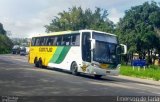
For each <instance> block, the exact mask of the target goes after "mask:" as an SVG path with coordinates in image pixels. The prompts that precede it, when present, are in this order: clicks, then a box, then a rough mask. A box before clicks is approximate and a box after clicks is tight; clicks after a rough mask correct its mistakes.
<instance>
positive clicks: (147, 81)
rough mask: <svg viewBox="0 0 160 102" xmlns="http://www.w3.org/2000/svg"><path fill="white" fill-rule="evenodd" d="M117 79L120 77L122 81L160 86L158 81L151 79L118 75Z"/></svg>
mask: <svg viewBox="0 0 160 102" xmlns="http://www.w3.org/2000/svg"><path fill="white" fill-rule="evenodd" d="M118 77H120V78H122V79H129V80H133V81H140V82H144V83H149V84H156V85H160V80H159V81H154V80H153V79H143V78H138V77H132V76H124V75H119V76H118Z"/></svg>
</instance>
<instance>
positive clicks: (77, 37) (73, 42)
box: [71, 34, 80, 46]
mask: <svg viewBox="0 0 160 102" xmlns="http://www.w3.org/2000/svg"><path fill="white" fill-rule="evenodd" d="M71 38H72V40H71V45H73V46H74V45H75V46H79V45H80V35H79V34H76V35H71Z"/></svg>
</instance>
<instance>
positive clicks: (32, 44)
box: [31, 38, 36, 46]
mask: <svg viewBox="0 0 160 102" xmlns="http://www.w3.org/2000/svg"><path fill="white" fill-rule="evenodd" d="M35 40H36V39H35V38H32V41H31V46H35Z"/></svg>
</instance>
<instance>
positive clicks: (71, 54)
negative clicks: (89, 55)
mask: <svg viewBox="0 0 160 102" xmlns="http://www.w3.org/2000/svg"><path fill="white" fill-rule="evenodd" d="M65 51H66V50H64V51H63V50H62V51H61V53H59V55H57V56H58V59H56V57H55V59H52V60H51V61H50V63H49V64H48V66H49V67H52V68H53V67H55V68H60V69H65V70H70V66H71V64H72V62H73V61H75V62H76V63H77V65H78V66H79V68H80V66H81V64H82V58H81V48H80V47H79V46H72V47H71V48H70V49H69V50H68V52H65ZM64 53H66V55H65V54H64ZM61 55H64V56H61ZM61 57H64V58H61ZM55 60H56V61H55ZM60 60H63V61H62V62H61V61H60ZM59 62H61V63H59ZM79 71H81V69H79Z"/></svg>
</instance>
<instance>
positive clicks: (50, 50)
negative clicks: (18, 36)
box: [29, 30, 127, 77]
mask: <svg viewBox="0 0 160 102" xmlns="http://www.w3.org/2000/svg"><path fill="white" fill-rule="evenodd" d="M120 48H121V49H122V48H123V52H121V51H122V50H120ZM126 53H127V48H126V46H125V45H123V44H119V42H118V40H117V36H116V35H114V34H110V33H105V32H101V31H95V30H79V31H64V32H54V33H49V34H45V35H39V36H34V37H32V40H31V44H30V52H29V62H30V63H32V64H35V66H36V67H42V66H47V67H50V68H60V69H63V70H68V71H71V72H72V74H75V75H77V74H79V73H86V74H90V75H94V76H95V77H101V76H105V75H118V74H119V68H120V54H126Z"/></svg>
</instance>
